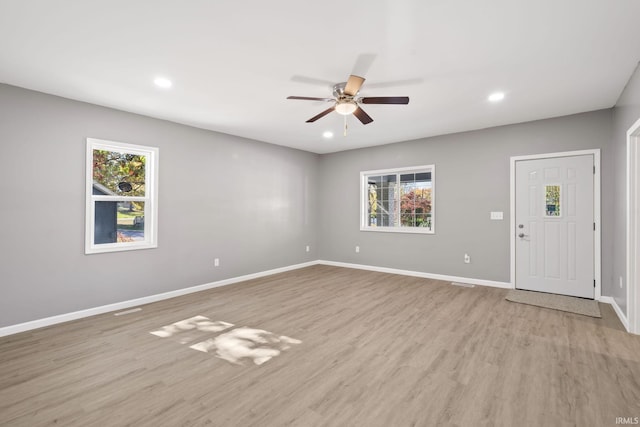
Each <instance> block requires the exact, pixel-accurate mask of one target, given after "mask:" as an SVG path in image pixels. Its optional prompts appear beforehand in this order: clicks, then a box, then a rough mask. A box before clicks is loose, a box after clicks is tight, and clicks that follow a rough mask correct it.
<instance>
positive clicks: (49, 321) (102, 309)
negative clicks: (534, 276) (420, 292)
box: [0, 260, 627, 337]
mask: <svg viewBox="0 0 640 427" xmlns="http://www.w3.org/2000/svg"><path fill="white" fill-rule="evenodd" d="M317 264H321V265H330V266H334V267H346V268H355V269H359V270H369V271H377V272H381V273H391V274H400V275H404V276H413V277H421V278H425V279H435V280H444V281H450V282H460V283H469V284H473V285H480V286H492V287H496V288H504V289H513V286H512V285H511V283H509V282H497V281H493V280H484V279H473V278H470V277H459V276H447V275H443V274H432V273H424V272H420V271H410V270H400V269H397V268H388V267H376V266H372V265H363V264H351V263H345V262H336V261H324V260H316V261H310V262H305V263H302V264H295V265H290V266H287V267H281V268H276V269H273V270H267V271H261V272H258V273H253V274H247V275H244V276H238V277H232V278H229V279H224V280H219V281H217V282H211V283H206V284H204V285H198V286H192V287H189V288H184V289H177V290H175V291H170V292H165V293H162V294H156V295H150V296H146V297H142V298H136V299H132V300H127V301H122V302H117V303H114V304H108V305H102V306H99V307H93V308H89V309H86V310H79V311H74V312H71V313H65V314H60V315H57V316H51V317H46V318H43V319H37V320H32V321H29V322H24V323H19V324H17V325H11V326H6V327H2V328H0V337H3V336H7V335H13V334H17V333H20V332H26V331H30V330H33V329H38V328H44V327H45V326H51V325H55V324H58V323H63V322H69V321H71V320H77V319H82V318H84V317H89V316H95V315H97V314H104V313H108V312H112V311H119V310H125V309H128V308H132V307H136V306H140V305H143V304H149V303H152V302H156V301H162V300H165V299H169V298H175V297H179V296H182V295H187V294H191V293H194V292H200V291H205V290H207V289H212V288H217V287H220V286H226V285H231V284H234V283H238V282H243V281H245V280H251V279H257V278H260V277H265V276H270V275H272V274H277V273H284V272H285V271H291V270H297V269H300V268H304V267H310V266H312V265H317ZM614 304H615V302H614ZM616 307H617V305H614V308H616ZM616 313H618V316H621V313H622V312H621V311H620V309H619V307H618V308H617V309H616ZM622 318H623V317H621V319H622ZM623 323H624V324H625V327H627V326H626V325H627V323H626V319H625V320H624V321H623Z"/></svg>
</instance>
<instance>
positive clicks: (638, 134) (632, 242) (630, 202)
mask: <svg viewBox="0 0 640 427" xmlns="http://www.w3.org/2000/svg"><path fill="white" fill-rule="evenodd" d="M639 169H640V119H638V121H636V122H635V123H634V124H633V125H632V126H631V127H630V128H629V130H628V131H627V215H626V216H627V224H626V226H627V257H626V258H627V259H626V263H627V271H626V276H627V316H626V319H625V320H627V325H626V326H627V330H628V331H629V332H631V333H634V334H639V335H640V283H639V280H638V279H639V277H638V276H639V272H640V259H639V257H640V208H639V206H640V170H639ZM621 314H622V313H621ZM621 314H619V315H621ZM622 315H623V314H622ZM623 321H624V320H623Z"/></svg>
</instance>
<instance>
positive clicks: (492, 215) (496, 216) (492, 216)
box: [491, 212, 503, 220]
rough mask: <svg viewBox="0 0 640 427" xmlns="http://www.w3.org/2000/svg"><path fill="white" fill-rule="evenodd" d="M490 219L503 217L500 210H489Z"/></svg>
mask: <svg viewBox="0 0 640 427" xmlns="http://www.w3.org/2000/svg"><path fill="white" fill-rule="evenodd" d="M491 219H494V220H497V219H503V215H502V212H491Z"/></svg>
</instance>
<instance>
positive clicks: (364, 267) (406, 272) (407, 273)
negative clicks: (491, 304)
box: [317, 260, 513, 289]
mask: <svg viewBox="0 0 640 427" xmlns="http://www.w3.org/2000/svg"><path fill="white" fill-rule="evenodd" d="M317 264H322V265H331V266H334V267H346V268H356V269H359V270H369V271H377V272H380V273H391V274H400V275H403V276H413V277H422V278H424V279H435V280H444V281H447V282H460V283H469V284H472V285H480V286H491V287H494V288H503V289H513V285H512V284H511V283H509V282H496V281H494V280H484V279H472V278H470V277H459V276H447V275H444V274H433V273H423V272H421V271H411V270H400V269H397V268H389V267H376V266H373V265H363V264H350V263H346V262H336V261H324V260H318V261H317Z"/></svg>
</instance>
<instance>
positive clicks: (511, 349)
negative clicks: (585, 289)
mask: <svg viewBox="0 0 640 427" xmlns="http://www.w3.org/2000/svg"><path fill="white" fill-rule="evenodd" d="M505 294H506V291H505V290H502V289H493V288H485V287H475V288H461V287H456V286H451V285H450V284H448V283H445V282H438V281H434V280H427V279H419V278H412V277H405V276H396V275H390V274H384V273H374V272H366V271H359V270H350V269H345V268H337V267H328V266H314V267H309V268H305V269H301V270H296V271H292V272H288V273H283V274H278V275H274V276H270V277H266V278H261V279H256V280H252V281H248V282H244V283H239V284H235V285H231V286H226V287H222V288H217V289H212V290H209V291H205V292H200V293H197V294H191V295H187V296H184V297H180V298H175V299H172V300H166V301H161V302H158V303H154V304H149V305H146V306H143V310H142V311H140V312H137V313H132V314H128V315H124V316H119V317H115V316H113V314H104V315H100V316H95V317H92V318H87V319H82V320H78V321H74V322H69V323H66V324H61V325H56V326H52V327H49V328H44V329H40V330H37V331H31V332H26V333H22V334H17V335H13V336H9V337H5V338H0V425H2V426H28V427H37V426H43V425H60V426H126V425H132V426H204V425H207V426H225V427H227V426H304V427H306V426H367V427H369V426H384V427H388V426H446V425H452V426H484V425H487V426H491V425H495V426H615V425H616V417H640V337H638V336H633V335H630V334H627V333H626V332H624V330H623V327H622V326H621V325H620V323H619V321H618V319H617V318H616V316H615V313H614V312H613V310H612V309H611V307H610V306H609V305H607V304H601V305H600V308H601V311H602V315H603V318H602V319H594V318H590V317H585V316H580V315H575V314H568V313H563V312H558V311H553V310H548V309H543V308H538V307H532V306H526V305H521V304H516V303H511V302H508V301H506V300H505V299H504V297H505ZM196 315H202V316H206V317H208V318H210V319H211V320H219V321H225V322H229V323H233V324H234V325H236V326H249V327H254V328H260V329H265V330H267V331H270V332H273V333H275V334H276V335H286V336H288V337H292V338H295V339H299V340H301V341H302V343H301V344H297V345H292V346H291V348H290V349H288V350H286V351H284V352H282V354H281V355H279V356H277V357H275V358H273V359H271V360H269V361H268V362H266V363H264V364H262V365H259V366H258V365H255V364H253V363H252V362H251V361H248V362H245V363H244V364H243V365H236V364H232V363H229V362H228V361H225V360H222V359H220V358H218V357H216V356H215V355H214V354H212V353H203V352H200V351H195V350H192V349H190V348H189V345H190V344H189V343H186V344H180V343H179V342H178V340H176V339H172V338H159V337H157V336H154V335H151V334H150V333H149V332H150V331H154V330H157V329H159V328H161V327H162V326H165V325H169V324H171V323H173V322H176V321H179V320H183V319H187V318H190V317H193V316H196ZM204 335H206V334H204ZM193 338H194V339H196V340H201V339H202V336H198V337H193Z"/></svg>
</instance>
